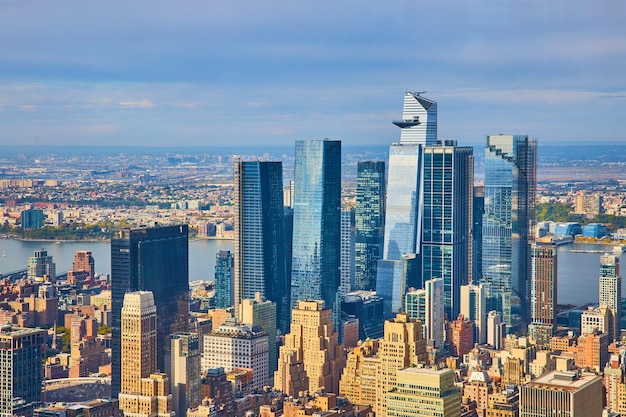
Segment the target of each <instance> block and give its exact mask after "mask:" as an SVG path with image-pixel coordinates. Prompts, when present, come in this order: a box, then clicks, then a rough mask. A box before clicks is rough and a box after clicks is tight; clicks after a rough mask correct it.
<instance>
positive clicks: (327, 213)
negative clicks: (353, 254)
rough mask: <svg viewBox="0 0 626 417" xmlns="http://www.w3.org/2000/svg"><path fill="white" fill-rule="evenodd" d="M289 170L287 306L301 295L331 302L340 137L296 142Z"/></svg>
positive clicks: (335, 296) (335, 260)
mask: <svg viewBox="0 0 626 417" xmlns="http://www.w3.org/2000/svg"><path fill="white" fill-rule="evenodd" d="M294 171H295V172H294V174H295V175H294V177H295V193H294V194H295V195H294V207H293V210H294V212H293V243H292V245H293V249H292V266H291V268H292V273H291V307H292V308H293V307H295V305H296V302H297V301H298V300H307V299H308V300H320V299H321V300H324V301H325V302H326V306H328V307H334V306H335V303H336V302H337V300H339V297H338V289H339V283H340V280H339V265H340V260H339V252H340V219H341V142H340V141H332V140H327V139H326V140H308V141H297V142H296V160H295V169H294ZM335 315H336V312H335Z"/></svg>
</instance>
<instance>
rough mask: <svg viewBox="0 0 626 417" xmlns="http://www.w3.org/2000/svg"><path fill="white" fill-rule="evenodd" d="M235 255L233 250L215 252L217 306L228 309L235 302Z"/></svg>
mask: <svg viewBox="0 0 626 417" xmlns="http://www.w3.org/2000/svg"><path fill="white" fill-rule="evenodd" d="M233 267H234V257H233V254H232V253H231V251H229V250H221V251H219V252H218V253H216V254H215V308H223V309H226V308H228V307H232V305H233V304H234V300H233V299H234V294H235V291H234V282H233Z"/></svg>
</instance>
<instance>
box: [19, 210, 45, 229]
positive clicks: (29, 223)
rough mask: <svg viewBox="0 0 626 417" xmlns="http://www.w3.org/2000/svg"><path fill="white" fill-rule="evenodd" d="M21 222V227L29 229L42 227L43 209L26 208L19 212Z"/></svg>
mask: <svg viewBox="0 0 626 417" xmlns="http://www.w3.org/2000/svg"><path fill="white" fill-rule="evenodd" d="M20 220H21V224H22V229H24V230H30V229H39V228H40V227H43V220H44V214H43V210H38V209H28V210H24V211H22V214H21V218H20Z"/></svg>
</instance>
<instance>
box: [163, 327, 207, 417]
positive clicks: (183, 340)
mask: <svg viewBox="0 0 626 417" xmlns="http://www.w3.org/2000/svg"><path fill="white" fill-rule="evenodd" d="M169 341H170V343H169V344H168V345H167V351H166V352H165V373H166V374H167V376H168V378H169V380H170V392H171V393H172V409H173V410H174V411H175V412H176V415H177V416H184V415H186V413H187V409H189V408H194V407H197V406H198V405H200V400H201V398H200V371H201V369H200V338H199V337H198V334H197V333H189V332H180V333H173V334H171V335H170V336H169Z"/></svg>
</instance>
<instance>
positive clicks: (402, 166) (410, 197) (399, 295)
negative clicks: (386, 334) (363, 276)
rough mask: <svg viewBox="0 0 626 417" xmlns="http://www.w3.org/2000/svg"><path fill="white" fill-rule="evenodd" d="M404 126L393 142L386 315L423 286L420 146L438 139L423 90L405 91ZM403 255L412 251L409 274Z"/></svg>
mask: <svg viewBox="0 0 626 417" xmlns="http://www.w3.org/2000/svg"><path fill="white" fill-rule="evenodd" d="M393 123H394V124H395V125H396V126H398V127H400V130H401V131H400V142H399V143H393V144H392V145H391V146H390V148H389V172H388V178H387V202H386V206H385V237H384V247H383V259H382V260H381V261H379V263H378V271H377V282H376V292H377V293H378V294H379V295H381V296H382V297H383V299H384V310H385V311H384V314H385V317H390V316H392V315H393V313H396V312H399V311H400V310H401V309H402V305H403V303H404V294H405V293H406V291H407V290H408V289H409V288H410V287H413V288H422V279H421V276H420V272H421V256H420V250H421V237H422V227H421V226H422V224H421V219H422V209H421V207H420V204H421V201H422V199H421V198H420V197H421V196H422V192H423V190H422V178H421V176H422V164H423V154H422V147H423V146H426V145H434V144H435V143H436V141H437V103H435V102H434V101H431V100H428V99H427V98H425V97H422V96H421V95H420V93H411V92H408V91H407V92H406V94H405V95H404V107H403V111H402V120H398V121H394V122H393ZM404 255H411V256H412V260H411V261H410V263H411V264H413V265H411V267H410V268H409V269H410V270H414V275H411V276H407V275H406V272H407V269H406V266H407V264H406V262H404V265H403V261H402V257H403V256H404Z"/></svg>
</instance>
